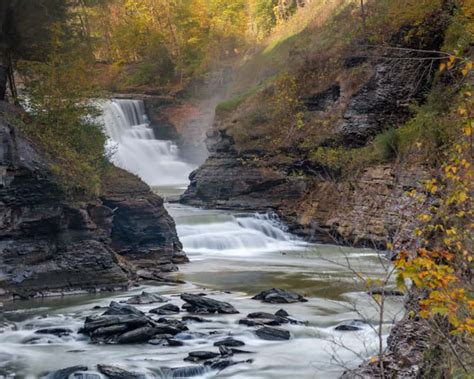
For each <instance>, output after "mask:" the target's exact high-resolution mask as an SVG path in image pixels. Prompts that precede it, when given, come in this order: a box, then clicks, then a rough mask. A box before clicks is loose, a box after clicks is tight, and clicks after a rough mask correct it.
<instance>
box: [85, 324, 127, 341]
mask: <svg viewBox="0 0 474 379" xmlns="http://www.w3.org/2000/svg"><path fill="white" fill-rule="evenodd" d="M129 328H130V327H129V326H128V325H127V324H117V325H111V326H105V327H103V328H97V329H95V330H94V331H93V332H92V333H91V335H90V336H91V338H92V340H93V341H99V340H103V339H106V338H108V337H109V336H113V335H118V334H122V333H125V332H126V331H127V330H128V329H129Z"/></svg>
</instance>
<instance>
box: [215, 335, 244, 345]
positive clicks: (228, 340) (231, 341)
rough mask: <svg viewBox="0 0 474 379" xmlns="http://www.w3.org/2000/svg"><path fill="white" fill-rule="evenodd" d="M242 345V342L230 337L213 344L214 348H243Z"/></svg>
mask: <svg viewBox="0 0 474 379" xmlns="http://www.w3.org/2000/svg"><path fill="white" fill-rule="evenodd" d="M244 345H245V343H243V342H242V341H239V340H236V339H233V338H232V337H228V338H226V339H223V340H221V341H217V342H214V346H226V347H239V346H244Z"/></svg>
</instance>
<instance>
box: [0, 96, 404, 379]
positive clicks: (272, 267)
mask: <svg viewBox="0 0 474 379" xmlns="http://www.w3.org/2000/svg"><path fill="white" fill-rule="evenodd" d="M106 109H107V112H108V113H107V114H106V117H111V119H109V120H114V121H110V124H108V125H107V130H108V132H109V136H110V137H111V139H113V140H114V141H116V142H118V143H119V144H121V145H120V146H119V152H120V153H119V154H117V155H116V156H115V163H116V164H118V165H120V166H121V167H123V168H125V169H130V170H132V168H133V167H135V168H136V169H137V171H136V172H137V173H139V175H140V176H141V177H142V178H143V179H144V180H146V181H148V183H150V184H152V185H153V184H156V183H157V182H158V183H162V185H164V186H165V187H166V188H164V189H163V188H162V187H156V188H155V189H156V191H157V192H158V193H160V192H162V191H163V192H166V193H168V194H169V193H170V186H172V185H173V183H174V185H175V191H176V193H179V191H181V190H182V189H181V188H182V184H183V183H182V180H183V176H185V177H186V176H187V174H188V173H189V171H190V170H191V167H190V166H189V165H186V164H185V163H183V162H182V161H180V160H179V158H178V157H179V151H177V148H176V146H175V145H173V143H172V142H170V141H156V140H154V139H153V138H152V135H151V134H150V133H149V130H148V126H147V123H146V119H145V117H144V116H143V114H144V113H143V108H142V105H141V103H140V102H133V101H124V100H120V101H118V102H117V101H116V102H111V103H108V104H107V106H106ZM145 137H146V138H145ZM143 145H147V146H149V150H146V154H145V153H144V149H142V147H143ZM158 146H168V147H170V146H174V147H172V148H170V149H168V148H164V149H161V148H160V147H158ZM120 149H121V150H120ZM135 152H136V153H137V154H138V152H140V154H142V153H143V155H140V156H135V158H134V159H135V160H134V163H133V164H132V163H131V162H130V161H129V158H130V159H132V158H131V156H132V155H134V154H135ZM160 157H165V158H164V159H166V160H167V161H166V162H169V163H170V165H171V167H175V168H176V167H177V168H179V170H178V169H172V170H170V171H166V170H165V171H166V172H167V174H163V173H162V171H160V170H162V169H163V167H164V166H166V165H164V163H163V161H160V160H159V159H160ZM170 161H171V162H170ZM129 164H130V166H129ZM135 164H136V166H133V165H135ZM142 166H146V167H142ZM185 172H186V174H185ZM173 173H174V174H173ZM174 175H175V176H174ZM165 178H166V179H165ZM162 180H163V181H162ZM167 208H168V211H169V212H170V214H171V215H172V216H173V218H174V219H175V221H176V224H177V230H178V234H179V236H180V239H181V241H182V242H183V246H184V250H185V252H186V253H187V255H188V257H189V258H190V260H191V263H189V264H186V265H182V266H181V267H180V272H179V273H177V274H176V277H177V278H179V279H182V280H184V281H185V283H184V284H175V285H168V284H167V285H152V284H147V285H143V286H141V287H139V288H135V289H133V290H132V291H130V292H127V293H114V294H103V293H102V294H95V295H79V296H73V297H65V298H52V299H36V300H31V301H24V302H15V303H8V304H5V312H4V314H3V320H2V325H1V329H2V330H3V332H2V333H1V334H0V375H9V374H13V373H15V374H16V375H17V376H16V377H18V378H39V377H43V376H44V375H45V374H46V373H47V372H51V371H54V370H58V369H61V368H64V367H69V366H74V365H78V364H80V365H85V366H88V367H89V368H90V369H93V368H94V367H95V365H97V364H99V363H100V364H116V365H120V366H121V367H124V368H126V369H128V370H132V371H137V372H141V373H143V374H144V375H146V377H150V378H166V377H170V376H169V374H167V371H166V369H165V368H166V367H182V366H189V365H190V363H187V362H184V361H183V359H184V358H185V357H186V356H187V355H188V353H189V352H190V351H195V350H206V351H214V352H215V351H218V350H217V348H216V347H215V346H214V345H213V344H214V342H215V341H217V340H220V339H222V338H223V336H228V335H231V336H233V337H234V338H235V339H238V340H241V341H243V342H244V343H245V346H243V347H242V348H241V349H243V350H245V351H248V352H249V353H245V354H238V355H237V354H236V355H234V357H233V359H234V360H236V361H243V363H240V364H237V365H234V366H231V367H228V368H226V369H224V370H222V371H219V370H210V369H207V370H204V371H199V370H197V369H196V370H197V371H199V372H196V374H199V375H197V376H193V377H199V378H214V377H216V378H217V377H218V378H262V379H263V378H322V379H325V378H337V377H338V376H340V374H341V373H342V372H343V371H344V369H345V368H347V367H349V368H350V367H354V366H356V365H357V364H358V363H360V362H361V360H362V359H365V358H368V357H370V356H372V355H373V354H376V352H377V345H378V327H379V324H378V318H379V315H378V313H377V307H376V305H375V304H374V303H373V301H372V300H371V299H370V297H369V296H368V295H367V294H366V292H365V289H364V287H363V286H361V285H360V284H358V283H357V282H356V281H355V275H354V272H361V273H367V274H371V275H372V276H373V277H375V278H377V277H382V276H383V275H384V268H383V265H381V261H380V258H379V256H378V255H377V254H376V253H375V252H374V251H372V250H369V249H353V248H343V247H336V246H328V245H314V244H307V243H305V242H304V241H301V240H299V239H297V238H296V237H294V236H292V235H291V234H289V233H288V232H287V231H286V229H285V227H284V225H282V224H281V223H280V222H279V220H278V219H277V218H275V217H274V216H273V215H262V214H242V213H239V214H237V213H231V212H225V211H216V210H204V209H197V208H192V207H187V206H182V205H179V204H167ZM273 287H277V288H283V289H287V290H292V291H295V292H297V293H299V294H302V295H304V296H305V297H307V298H308V300H309V301H308V302H304V303H301V302H300V303H293V304H267V303H262V302H260V301H257V300H253V299H252V296H253V295H255V294H257V293H258V292H260V291H262V290H266V289H269V288H273ZM143 290H146V291H148V292H156V293H159V294H160V295H166V296H169V297H170V299H171V301H170V302H171V303H172V304H175V305H178V306H180V307H181V306H182V305H183V301H182V300H181V299H180V298H179V294H181V293H183V292H190V293H202V292H204V293H206V294H207V295H208V296H209V297H211V298H213V299H216V300H221V301H226V302H229V303H231V304H232V305H233V306H234V307H235V308H236V309H237V310H238V311H239V312H240V313H239V314H232V315H205V316H203V317H204V318H205V319H206V321H205V322H203V323H194V322H190V323H188V324H187V326H188V328H189V332H185V333H182V335H181V336H179V338H180V339H181V340H182V341H183V343H184V345H183V346H177V347H161V346H155V345H150V344H141V345H97V344H91V343H90V341H89V339H88V337H85V336H84V335H81V334H78V333H77V331H78V329H79V328H80V327H81V326H83V324H84V319H85V318H86V317H87V316H91V315H96V314H100V313H102V312H103V308H102V309H100V308H99V307H106V306H107V305H108V304H109V303H110V302H111V301H112V300H115V301H121V300H126V299H128V298H130V297H131V296H132V295H134V294H138V293H140V292H141V291H143ZM401 303H402V300H401V299H397V298H390V299H389V300H388V301H387V304H386V309H385V315H384V322H383V324H382V334H383V335H384V336H386V334H387V332H388V330H389V328H390V326H391V324H392V322H393V321H394V320H395V319H396V317H397V316H398V315H399V314H400V311H401ZM160 305H161V304H150V305H138V306H136V307H137V308H139V309H140V310H142V311H144V312H147V311H149V310H150V309H152V308H155V307H157V306H160ZM280 308H284V309H285V310H286V311H287V312H288V313H289V314H290V315H291V317H292V318H294V319H296V320H299V321H301V323H297V324H285V325H284V326H282V328H283V329H286V330H288V331H289V332H290V333H291V338H290V340H288V341H267V340H262V339H260V338H259V337H258V336H257V335H256V334H255V329H256V328H255V327H248V326H245V325H241V324H239V322H238V321H239V320H240V319H243V318H245V316H246V315H247V314H248V313H251V312H261V311H263V312H269V313H275V312H276V311H278V310H279V309H280ZM186 314H187V313H186V312H185V311H181V312H180V314H178V315H175V316H167V317H171V318H177V319H180V318H181V317H182V316H183V315H186ZM361 319H362V320H364V322H358V323H357V325H358V330H355V331H338V330H336V329H335V327H336V326H337V325H340V324H341V323H347V322H349V323H350V322H353V320H361ZM44 327H67V328H70V329H72V330H73V333H71V334H70V335H67V336H60V337H56V336H52V335H38V334H35V330H37V329H39V328H44ZM384 338H385V337H384ZM250 360H251V361H250ZM188 375H189V372H188ZM183 377H186V376H183ZM50 378H53V377H52V376H50ZM54 379H56V378H54ZM91 379H95V378H91Z"/></svg>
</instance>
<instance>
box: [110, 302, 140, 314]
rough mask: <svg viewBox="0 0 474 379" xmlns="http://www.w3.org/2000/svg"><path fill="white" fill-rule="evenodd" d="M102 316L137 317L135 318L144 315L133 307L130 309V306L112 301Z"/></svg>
mask: <svg viewBox="0 0 474 379" xmlns="http://www.w3.org/2000/svg"><path fill="white" fill-rule="evenodd" d="M103 315H115V316H117V315H118V316H120V315H137V316H143V315H144V313H143V312H142V311H140V310H138V309H137V308H135V307H132V306H131V305H127V304H120V303H117V302H116V301H112V302H111V303H110V305H109V307H108V308H107V310H106V311H105V312H104V313H103Z"/></svg>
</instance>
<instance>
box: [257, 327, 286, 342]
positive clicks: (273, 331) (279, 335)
mask: <svg viewBox="0 0 474 379" xmlns="http://www.w3.org/2000/svg"><path fill="white" fill-rule="evenodd" d="M255 333H256V334H257V336H258V337H260V338H261V339H263V340H267V341H286V340H289V339H290V332H289V331H288V330H284V329H278V328H269V327H268V326H265V327H263V328H260V329H258V330H257V331H256V332H255Z"/></svg>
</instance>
